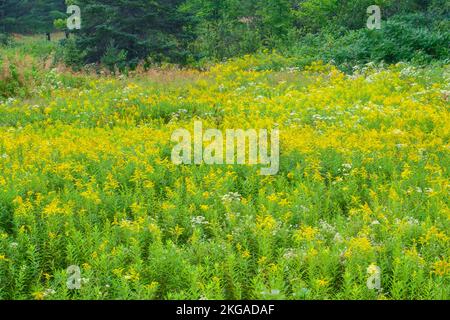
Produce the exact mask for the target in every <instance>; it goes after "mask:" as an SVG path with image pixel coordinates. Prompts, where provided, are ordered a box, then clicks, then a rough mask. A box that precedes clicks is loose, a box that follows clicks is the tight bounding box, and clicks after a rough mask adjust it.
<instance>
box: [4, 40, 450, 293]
mask: <svg viewBox="0 0 450 320" xmlns="http://www.w3.org/2000/svg"><path fill="white" fill-rule="evenodd" d="M27 46H28V47H27V48H29V49H28V50H18V49H15V50H14V53H13V52H12V51H9V53H8V49H1V50H2V51H1V52H2V55H3V59H2V62H3V67H2V68H0V69H1V70H3V73H2V76H0V84H1V83H2V79H3V85H4V88H6V89H4V92H7V93H8V92H9V93H10V94H9V96H8V97H7V96H6V95H5V96H4V97H3V98H1V99H0V299H38V300H43V299H45V300H52V299H307V300H308V299H450V258H449V253H450V235H449V232H450V209H449V191H450V181H449V169H450V156H449V151H450V144H449V137H450V125H449V123H450V109H449V95H450V88H449V83H450V81H449V80H450V75H449V68H448V65H445V64H440V65H434V66H428V67H417V66H413V65H409V64H405V63H399V64H396V65H392V66H379V65H374V64H368V65H365V66H362V67H359V68H355V69H354V71H353V73H351V74H349V73H344V72H342V71H340V70H339V69H338V68H336V67H335V66H333V65H331V64H325V63H323V62H320V61H317V62H314V63H312V64H310V65H309V66H308V67H306V68H304V69H299V68H295V67H292V65H293V63H292V61H290V60H289V58H285V57H283V56H281V55H278V54H277V53H268V52H266V53H263V54H259V55H252V56H245V57H242V58H235V59H232V60H230V61H228V62H224V63H219V64H216V65H213V66H211V67H210V68H208V69H207V70H204V71H199V70H191V69H176V68H161V69H152V70H149V71H142V72H135V73H130V74H128V75H112V74H103V75H96V74H88V73H81V72H80V73H73V72H68V71H66V70H61V69H51V68H48V67H47V66H46V63H45V60H33V59H32V58H29V59H31V60H30V62H27V61H28V60H27V59H26V58H25V55H26V54H27V53H29V52H30V51H32V52H34V51H33V50H38V51H39V50H43V51H45V50H47V49H45V47H44V48H42V47H39V48H38V49H32V48H31V47H30V46H31V45H30V44H27ZM48 51H50V50H48ZM5 57H9V58H8V59H9V60H7V59H5ZM13 61H16V66H14V67H12V66H13V64H14V62H13ZM2 62H0V64H2ZM17 66H18V67H17ZM17 68H18V69H17ZM43 68H44V69H43ZM21 70H22V71H21ZM42 70H44V71H42ZM13 72H15V75H14V74H13ZM36 73H39V74H41V77H40V78H39V80H33V79H34V78H33V76H34V75H35V74H36ZM2 77H3V78H2ZM5 79H6V80H5ZM11 79H16V80H17V81H16V82H15V83H16V84H15V85H14V86H13V87H12V88H9V89H8V87H7V84H8V83H9V84H11V83H12V80H11ZM21 84H23V88H22V89H20V90H18V88H20V85H21ZM0 87H1V86H0ZM12 92H13V93H14V94H12ZM194 121H202V122H203V124H204V126H208V127H210V128H218V129H221V130H225V129H232V128H242V129H249V128H252V129H265V128H278V129H279V130H280V170H279V173H278V174H277V175H274V176H261V175H259V174H258V168H257V167H255V166H248V165H206V164H201V165H175V164H174V163H172V162H171V158H170V155H171V149H172V147H173V143H172V142H171V134H172V132H173V131H174V130H176V129H179V128H187V129H189V128H192V127H193V123H194ZM70 266H78V267H79V271H80V274H79V276H80V283H79V284H80V286H79V288H78V289H75V290H73V289H69V287H68V285H67V283H68V281H70V277H72V276H74V275H73V274H68V273H67V268H68V267H70ZM378 268H379V269H378ZM376 270H379V272H380V274H379V276H380V280H381V288H380V289H379V290H378V289H373V288H372V289H371V288H369V287H368V285H367V282H368V279H369V278H370V276H371V275H373V274H371V273H373V272H376Z"/></svg>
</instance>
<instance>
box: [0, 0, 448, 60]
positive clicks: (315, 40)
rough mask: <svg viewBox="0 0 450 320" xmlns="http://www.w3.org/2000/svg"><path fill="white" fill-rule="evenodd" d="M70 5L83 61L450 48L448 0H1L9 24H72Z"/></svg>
mask: <svg viewBox="0 0 450 320" xmlns="http://www.w3.org/2000/svg"><path fill="white" fill-rule="evenodd" d="M70 4H75V5H78V6H79V7H80V8H81V21H82V26H81V29H80V30H75V31H72V33H73V34H74V35H73V36H72V37H71V38H70V39H69V40H65V41H63V43H62V47H61V52H60V54H59V56H60V58H61V59H64V61H65V62H66V63H68V64H71V65H74V66H76V65H78V66H79V65H83V64H88V63H103V64H105V65H107V66H110V67H111V68H115V67H118V68H125V67H129V66H131V67H133V66H135V65H137V64H138V63H139V62H141V61H145V62H147V63H153V62H161V61H168V62H175V63H181V64H186V63H197V62H198V61H202V60H205V59H206V60H208V61H210V60H223V59H226V58H230V57H234V56H239V55H243V54H248V53H254V52H257V51H260V50H262V49H269V50H270V49H277V50H279V51H283V52H286V53H288V54H292V55H297V56H299V57H300V56H301V57H302V59H303V60H302V61H304V62H305V63H306V62H308V61H309V60H314V59H318V58H321V59H329V60H331V59H333V60H334V61H335V62H337V63H339V64H343V65H345V64H348V63H359V62H362V63H363V62H368V61H386V62H396V61H400V60H413V59H416V60H421V61H429V60H433V59H445V58H448V56H449V32H448V30H449V27H450V25H449V7H450V2H449V1H447V0H402V1H398V0H153V1H149V0H121V1H110V0H71V1H63V0H61V1H56V0H53V1H51V0H41V1H40V0H36V1H29V0H0V33H4V34H6V33H11V32H17V33H36V32H50V31H51V30H54V29H55V25H56V26H59V27H60V28H61V27H62V28H64V24H61V20H58V19H66V18H67V14H66V13H65V12H66V7H67V6H68V5H70ZM371 5H378V6H380V7H381V10H382V20H383V24H382V28H381V30H368V29H367V27H366V23H367V19H368V14H367V8H368V7H369V6H371ZM55 21H57V22H58V21H59V23H55ZM65 31H67V30H65ZM299 61H300V60H299Z"/></svg>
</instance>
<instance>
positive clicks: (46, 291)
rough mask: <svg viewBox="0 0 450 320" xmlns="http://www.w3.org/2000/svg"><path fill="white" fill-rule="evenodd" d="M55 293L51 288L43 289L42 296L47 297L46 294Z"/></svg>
mask: <svg viewBox="0 0 450 320" xmlns="http://www.w3.org/2000/svg"><path fill="white" fill-rule="evenodd" d="M55 293H56V291H55V290H53V289H52V288H48V289H45V291H44V298H45V297H48V296H51V295H54V294H55Z"/></svg>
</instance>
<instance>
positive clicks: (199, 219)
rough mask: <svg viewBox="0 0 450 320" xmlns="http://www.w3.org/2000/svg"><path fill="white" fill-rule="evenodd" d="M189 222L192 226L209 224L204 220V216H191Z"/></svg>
mask: <svg viewBox="0 0 450 320" xmlns="http://www.w3.org/2000/svg"><path fill="white" fill-rule="evenodd" d="M191 223H192V225H193V226H196V225H203V224H209V222H208V221H207V220H206V218H205V217H204V216H197V217H192V219H191Z"/></svg>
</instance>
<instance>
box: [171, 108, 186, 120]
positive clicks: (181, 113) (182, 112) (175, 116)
mask: <svg viewBox="0 0 450 320" xmlns="http://www.w3.org/2000/svg"><path fill="white" fill-rule="evenodd" d="M187 113H188V111H187V110H186V109H179V110H178V111H177V112H173V113H172V114H171V119H170V122H176V121H178V120H180V119H182V118H183V116H184V115H186V114H187Z"/></svg>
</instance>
